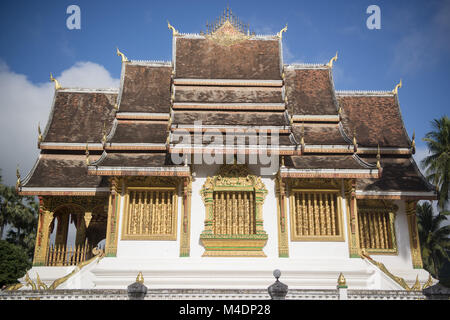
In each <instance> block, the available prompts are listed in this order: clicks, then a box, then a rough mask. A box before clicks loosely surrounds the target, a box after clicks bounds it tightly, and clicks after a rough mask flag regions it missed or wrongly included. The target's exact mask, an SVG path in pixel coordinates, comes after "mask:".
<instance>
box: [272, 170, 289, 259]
mask: <svg viewBox="0 0 450 320" xmlns="http://www.w3.org/2000/svg"><path fill="white" fill-rule="evenodd" d="M275 195H276V200H277V218H278V256H279V257H280V258H288V257H289V241H288V233H287V227H286V224H287V221H286V200H285V197H286V189H285V184H284V182H283V180H282V179H281V177H280V175H279V174H278V175H277V178H276V180H275Z"/></svg>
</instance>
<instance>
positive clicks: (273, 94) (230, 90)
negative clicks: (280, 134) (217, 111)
mask: <svg viewBox="0 0 450 320" xmlns="http://www.w3.org/2000/svg"><path fill="white" fill-rule="evenodd" d="M175 102H210V103H221V102H222V103H232V102H235V103H281V102H283V98H282V94H281V88H273V87H206V86H176V88H175Z"/></svg>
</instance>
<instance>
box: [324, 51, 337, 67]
mask: <svg viewBox="0 0 450 320" xmlns="http://www.w3.org/2000/svg"><path fill="white" fill-rule="evenodd" d="M337 59H338V53H337V51H336V55H335V56H334V57H333V58H331V59H330V61H329V62H328V63H327V66H328V67H330V68H333V62H334V61H336V60H337Z"/></svg>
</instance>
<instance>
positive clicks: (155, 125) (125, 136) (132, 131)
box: [108, 121, 168, 143]
mask: <svg viewBox="0 0 450 320" xmlns="http://www.w3.org/2000/svg"><path fill="white" fill-rule="evenodd" d="M167 134H168V133H167V122H166V121H127V122H122V121H119V123H118V125H117V127H116V130H115V132H114V135H113V137H112V138H111V140H109V141H108V142H112V143H165V142H166V139H167Z"/></svg>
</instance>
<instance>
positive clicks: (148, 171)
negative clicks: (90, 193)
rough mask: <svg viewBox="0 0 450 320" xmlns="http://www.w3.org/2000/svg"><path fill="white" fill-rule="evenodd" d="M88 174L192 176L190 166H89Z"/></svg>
mask: <svg viewBox="0 0 450 320" xmlns="http://www.w3.org/2000/svg"><path fill="white" fill-rule="evenodd" d="M88 174H89V175H97V176H175V177H190V176H191V172H190V168H189V167H178V168H176V169H174V168H165V167H147V168H137V167H134V168H133V167H128V168H126V167H121V168H120V167H97V168H96V167H88Z"/></svg>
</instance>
